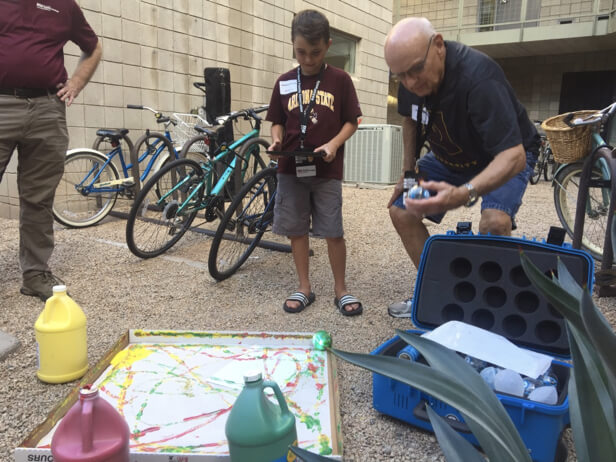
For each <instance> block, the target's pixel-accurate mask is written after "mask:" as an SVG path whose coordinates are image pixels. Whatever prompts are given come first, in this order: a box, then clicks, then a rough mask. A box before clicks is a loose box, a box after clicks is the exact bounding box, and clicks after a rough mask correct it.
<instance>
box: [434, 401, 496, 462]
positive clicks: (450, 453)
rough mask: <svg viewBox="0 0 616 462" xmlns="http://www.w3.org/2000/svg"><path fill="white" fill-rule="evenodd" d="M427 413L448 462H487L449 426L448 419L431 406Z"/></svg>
mask: <svg viewBox="0 0 616 462" xmlns="http://www.w3.org/2000/svg"><path fill="white" fill-rule="evenodd" d="M426 411H427V412H428V417H429V418H430V423H431V424H432V428H434V435H435V436H436V439H437V441H438V444H439V446H440V447H441V449H442V450H443V455H444V456H445V460H447V462H485V458H484V457H483V456H482V455H481V454H480V453H479V451H477V449H475V447H474V446H473V445H472V444H471V443H469V442H468V441H467V440H465V439H464V438H462V437H461V436H460V434H459V433H458V432H456V431H455V430H454V429H452V428H451V427H450V426H449V424H448V423H447V419H446V418H444V417H441V416H440V415H438V414H437V413H436V412H434V411H433V410H432V408H431V407H430V406H426Z"/></svg>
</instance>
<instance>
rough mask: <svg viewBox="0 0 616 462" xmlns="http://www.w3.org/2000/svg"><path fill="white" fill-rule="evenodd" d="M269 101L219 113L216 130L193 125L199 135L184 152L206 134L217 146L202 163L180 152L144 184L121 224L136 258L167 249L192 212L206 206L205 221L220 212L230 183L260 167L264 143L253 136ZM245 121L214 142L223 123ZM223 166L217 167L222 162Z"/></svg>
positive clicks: (229, 193) (181, 232)
mask: <svg viewBox="0 0 616 462" xmlns="http://www.w3.org/2000/svg"><path fill="white" fill-rule="evenodd" d="M267 108H268V106H261V107H257V108H250V109H244V110H240V111H237V112H232V113H231V114H228V115H225V116H222V117H220V118H218V122H219V124H220V125H218V126H217V127H216V128H215V130H212V129H210V128H206V127H195V128H196V130H197V131H199V132H201V134H200V135H198V136H195V137H194V138H192V139H191V140H189V141H188V142H187V143H186V144H185V145H184V148H183V150H182V153H185V152H186V151H187V150H190V149H191V146H192V145H193V144H194V143H198V142H203V140H204V139H209V141H210V143H212V144H213V145H214V146H217V148H216V151H215V153H214V154H213V155H212V156H211V157H210V158H209V159H208V161H206V162H200V163H198V162H195V161H194V160H191V159H187V158H184V157H183V155H181V156H180V157H181V158H180V159H179V160H176V161H173V162H171V163H169V164H168V165H165V166H163V167H162V168H161V169H160V170H159V171H158V172H156V173H155V174H154V175H153V176H152V178H151V179H149V180H148V181H147V183H145V185H144V186H143V188H142V189H141V191H140V192H139V194H138V195H137V198H136V199H135V201H134V203H133V206H132V207H131V210H130V213H129V216H128V221H127V224H126V242H127V245H128V248H129V249H130V251H131V252H132V253H133V254H135V255H136V256H138V257H141V258H152V257H156V256H158V255H160V254H162V253H163V252H165V251H167V250H168V249H170V248H171V247H172V246H173V245H174V244H175V243H176V242H177V241H178V240H179V239H180V238H181V237H182V236H183V235H184V233H185V232H186V231H187V230H188V228H189V227H190V226H191V224H192V222H193V220H194V219H195V216H196V215H197V213H198V212H199V211H201V210H204V211H205V217H204V218H205V221H204V222H203V223H209V222H212V221H214V220H216V219H219V218H221V217H222V216H223V215H224V205H225V201H229V200H231V199H232V197H233V196H234V192H235V190H236V189H234V188H233V187H234V186H238V184H239V185H241V184H243V182H244V181H245V180H246V175H252V174H253V173H255V172H256V171H258V170H259V169H263V168H265V161H264V160H263V158H262V157H261V154H260V152H261V150H262V149H263V148H265V149H266V148H267V146H269V144H268V143H267V142H266V141H265V140H263V139H261V138H258V135H259V133H260V130H261V117H259V116H258V113H260V112H263V111H265V110H267ZM239 119H244V120H248V121H250V123H251V127H252V129H251V130H250V131H249V132H248V133H246V134H245V135H243V136H242V137H241V138H240V139H238V140H237V141H234V142H233V143H231V144H230V145H227V144H226V142H224V141H223V142H222V143H220V144H219V143H218V140H219V137H220V136H223V134H224V133H225V131H226V128H227V126H228V124H230V123H232V122H234V121H237V120H239ZM238 150H239V152H238ZM223 166H224V169H222V168H220V167H223Z"/></svg>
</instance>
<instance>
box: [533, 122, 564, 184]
mask: <svg viewBox="0 0 616 462" xmlns="http://www.w3.org/2000/svg"><path fill="white" fill-rule="evenodd" d="M534 123H535V126H536V127H537V131H538V132H539V136H540V137H541V144H540V146H539V155H538V157H537V163H536V164H535V169H534V170H533V174H532V175H531V177H530V184H537V183H538V182H539V178H541V175H542V174H543V178H544V179H545V181H552V180H553V179H554V173H555V172H556V170H558V167H559V164H558V162H556V161H555V160H554V154H553V153H552V148H551V146H550V142H549V140H548V139H547V136H546V135H545V131H543V129H542V128H541V121H539V120H535V122H534Z"/></svg>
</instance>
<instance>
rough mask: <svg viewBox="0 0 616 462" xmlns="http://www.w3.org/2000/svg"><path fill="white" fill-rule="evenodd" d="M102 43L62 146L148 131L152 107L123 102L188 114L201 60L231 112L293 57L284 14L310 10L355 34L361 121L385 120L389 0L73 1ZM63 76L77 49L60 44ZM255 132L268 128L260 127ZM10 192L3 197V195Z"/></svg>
mask: <svg viewBox="0 0 616 462" xmlns="http://www.w3.org/2000/svg"><path fill="white" fill-rule="evenodd" d="M78 3H79V4H80V5H81V7H82V9H83V10H84V13H85V16H86V18H87V20H88V22H89V23H90V25H91V26H92V28H93V29H94V30H95V32H96V33H97V34H98V35H99V37H100V38H101V41H102V45H103V54H104V57H103V61H102V62H101V64H100V66H99V68H98V70H97V71H96V74H95V75H94V77H93V79H92V81H91V82H90V84H89V85H88V86H87V87H86V88H85V89H84V91H83V92H82V94H81V95H80V96H79V97H78V98H77V100H76V101H75V103H74V104H73V105H72V106H71V107H70V108H69V109H68V125H69V134H70V147H84V146H86V147H89V146H90V145H91V144H92V142H93V140H94V137H95V131H96V129H97V128H100V127H126V128H128V129H130V130H131V135H130V136H131V138H132V139H133V140H135V139H137V138H138V136H139V135H140V133H141V132H142V131H143V130H144V129H145V128H155V127H156V124H155V123H153V117H152V114H151V113H149V112H146V111H143V112H141V111H135V110H130V109H126V108H125V107H126V104H143V105H146V106H150V107H154V108H157V109H159V110H161V111H163V112H166V113H169V112H188V111H190V109H191V108H196V107H198V106H200V105H201V104H203V97H202V94H200V92H199V91H198V90H197V89H195V88H194V87H193V86H192V82H194V81H203V68H204V67H226V68H229V69H230V72H231V81H232V85H231V97H232V104H231V106H232V109H233V110H236V109H241V108H243V107H248V106H253V105H260V104H265V103H267V102H269V97H270V94H271V90H272V86H273V84H274V82H275V80H276V78H277V77H278V75H280V74H281V73H283V72H285V71H287V70H288V69H290V68H291V67H292V66H293V64H294V60H293V51H292V46H291V43H290V36H291V32H290V30H291V29H290V26H291V20H292V18H293V14H294V13H295V12H297V11H300V10H302V9H305V8H316V9H319V10H320V11H322V12H323V13H325V14H326V16H327V17H328V19H329V21H330V24H331V26H332V27H334V28H336V29H338V30H340V31H342V32H345V33H348V34H351V35H354V36H356V37H359V38H361V40H360V41H359V45H358V51H357V56H356V70H355V73H354V74H353V75H352V77H353V80H354V83H355V86H356V89H357V93H358V96H359V100H360V103H361V106H362V111H363V113H364V119H363V121H364V123H384V122H385V121H386V119H387V106H386V101H387V85H388V83H387V79H388V72H387V67H386V65H385V62H384V59H383V53H382V44H383V42H384V39H385V35H386V34H387V32H388V30H389V29H390V27H391V21H392V1H391V0H386V1H380V0H357V1H352V2H351V1H350V0H327V1H326V0H314V1H311V2H307V1H301V0H216V1H210V0H122V1H120V0H78ZM65 53H66V67H67V69H68V71H69V74H70V73H71V72H72V71H73V70H74V68H75V65H76V64H77V61H78V56H79V49H78V48H77V47H76V46H75V45H74V44H72V43H69V44H67V46H66V48H65ZM263 132H264V134H266V135H269V126H268V125H267V124H266V125H265V126H264V130H263ZM14 171H15V167H14V162H13V163H12V164H11V169H9V170H8V171H7V173H6V174H5V178H4V179H3V180H2V183H0V216H3V217H8V216H11V217H15V216H16V212H14V211H13V209H12V208H11V207H9V205H8V204H9V203H11V204H12V203H13V202H14V201H15V200H16V198H17V194H16V191H15V188H14V180H15V178H14V177H15V174H14ZM11 198H12V199H11Z"/></svg>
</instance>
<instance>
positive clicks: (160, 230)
mask: <svg viewBox="0 0 616 462" xmlns="http://www.w3.org/2000/svg"><path fill="white" fill-rule="evenodd" d="M203 174H204V173H203V170H202V168H201V166H200V165H199V164H198V163H197V162H195V161H193V160H190V159H178V160H175V161H173V162H171V163H169V164H167V165H165V166H164V167H162V168H161V169H160V170H159V171H158V172H156V173H155V174H154V175H152V178H150V180H148V181H147V182H146V183H145V185H144V186H143V188H142V189H141V191H140V192H139V194H138V195H137V198H136V199H135V202H134V203H133V206H132V207H131V209H130V213H129V215H128V221H127V222H126V243H127V245H128V248H129V249H130V251H131V252H132V253H133V254H135V255H136V256H138V257H140V258H152V257H156V256H158V255H160V254H162V253H164V252H166V251H167V250H169V249H170V248H171V247H173V246H174V245H175V244H176V243H177V242H178V241H179V240H180V238H181V237H182V236H183V235H184V233H185V232H186V230H188V228H189V227H190V225H191V223H192V222H193V220H194V218H195V216H196V215H197V211H198V208H197V207H199V206H200V205H201V201H202V198H203V187H201V188H199V189H198V191H197V193H196V195H195V196H194V197H193V198H192V199H191V200H190V202H188V201H187V197H188V195H189V194H190V193H191V192H193V191H194V188H196V187H198V186H199V184H200V183H201V182H202V180H203ZM180 183H182V185H181V187H179V186H178V185H180ZM176 187H177V189H175V188H176ZM182 206H185V210H184V211H182V212H181V213H180V214H178V210H179V208H180V207H182Z"/></svg>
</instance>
